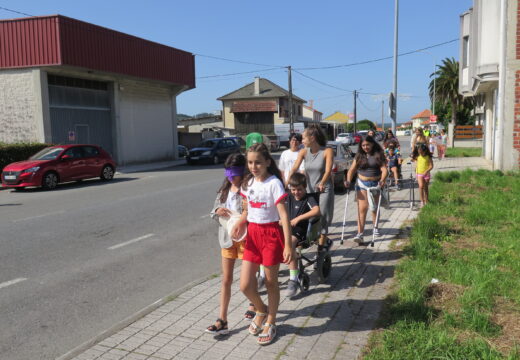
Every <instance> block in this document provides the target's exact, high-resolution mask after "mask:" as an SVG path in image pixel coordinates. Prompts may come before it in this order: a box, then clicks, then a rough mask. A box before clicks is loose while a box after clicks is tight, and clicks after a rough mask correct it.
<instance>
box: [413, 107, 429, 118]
mask: <svg viewBox="0 0 520 360" xmlns="http://www.w3.org/2000/svg"><path fill="white" fill-rule="evenodd" d="M431 114H432V112H431V111H430V110H428V109H426V110H423V111H421V112H420V113H419V114H417V115H414V116H412V119H422V118H428V119H429V118H430V115H431Z"/></svg>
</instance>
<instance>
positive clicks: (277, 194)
mask: <svg viewBox="0 0 520 360" xmlns="http://www.w3.org/2000/svg"><path fill="white" fill-rule="evenodd" d="M240 195H242V196H243V197H244V198H246V200H247V221H249V222H252V223H256V224H267V223H272V222H277V221H278V220H280V216H279V215H278V210H277V209H276V205H277V204H278V203H279V202H280V201H282V200H284V199H285V197H287V193H286V192H285V189H284V187H283V184H282V182H281V181H280V180H278V178H277V177H276V176H274V175H272V176H270V177H268V178H267V179H266V180H265V181H257V180H255V179H254V178H253V179H252V181H251V182H250V183H249V184H248V187H247V190H244V189H243V188H242V189H241V190H240Z"/></svg>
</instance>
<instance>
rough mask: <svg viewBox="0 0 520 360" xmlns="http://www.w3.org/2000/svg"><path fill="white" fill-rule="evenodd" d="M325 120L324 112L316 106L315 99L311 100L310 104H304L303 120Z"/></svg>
mask: <svg viewBox="0 0 520 360" xmlns="http://www.w3.org/2000/svg"><path fill="white" fill-rule="evenodd" d="M322 120H323V113H322V112H321V111H318V110H316V109H315V108H314V101H312V100H309V106H307V105H303V122H305V123H320V122H321V121H322Z"/></svg>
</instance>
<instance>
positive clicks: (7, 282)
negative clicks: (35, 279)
mask: <svg viewBox="0 0 520 360" xmlns="http://www.w3.org/2000/svg"><path fill="white" fill-rule="evenodd" d="M25 280H27V279H26V278H18V279H14V280H10V281H6V282H3V283H1V284H0V289H1V288H5V287H8V286H11V285H14V284H17V283H19V282H22V281H25Z"/></svg>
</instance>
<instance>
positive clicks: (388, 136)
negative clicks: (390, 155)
mask: <svg viewBox="0 0 520 360" xmlns="http://www.w3.org/2000/svg"><path fill="white" fill-rule="evenodd" d="M394 138H395V135H394V133H393V132H392V130H390V129H388V130H386V132H385V136H384V137H383V143H385V142H386V141H387V140H389V139H394Z"/></svg>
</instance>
